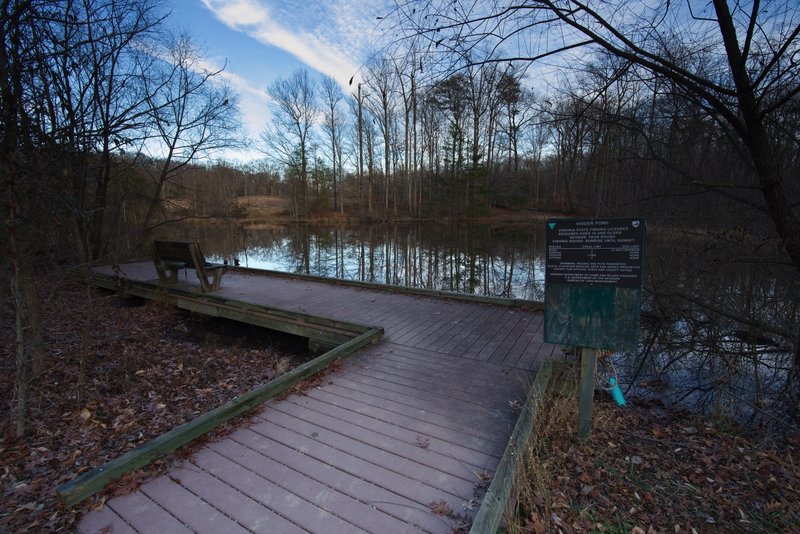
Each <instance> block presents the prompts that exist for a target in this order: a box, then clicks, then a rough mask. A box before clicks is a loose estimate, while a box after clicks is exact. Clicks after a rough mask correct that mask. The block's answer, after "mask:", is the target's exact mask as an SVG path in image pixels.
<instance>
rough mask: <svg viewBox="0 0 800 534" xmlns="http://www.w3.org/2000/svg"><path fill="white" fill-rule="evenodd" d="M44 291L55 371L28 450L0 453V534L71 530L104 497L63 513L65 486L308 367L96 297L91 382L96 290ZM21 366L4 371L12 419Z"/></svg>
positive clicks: (5, 445) (39, 399)
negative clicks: (59, 497)
mask: <svg viewBox="0 0 800 534" xmlns="http://www.w3.org/2000/svg"><path fill="white" fill-rule="evenodd" d="M40 286H41V287H48V288H50V287H54V288H57V291H54V292H53V293H52V295H53V296H52V297H51V298H50V300H48V301H47V302H46V305H45V306H44V308H43V310H42V312H43V324H44V329H43V331H44V334H45V349H46V357H47V358H48V360H47V369H46V370H45V372H44V373H43V374H42V375H40V376H39V377H38V378H37V380H35V381H34V382H32V383H31V386H30V398H29V432H28V435H27V437H26V439H25V440H17V441H13V442H12V441H11V440H10V439H9V438H8V437H6V439H4V440H3V442H2V443H1V444H0V532H23V531H59V530H62V531H71V530H73V529H74V525H75V522H76V520H77V518H78V517H79V515H80V512H81V511H82V510H86V509H89V508H91V507H93V506H97V505H98V503H102V502H104V499H105V498H106V496H103V495H101V496H98V497H96V498H95V499H93V500H89V501H88V502H86V503H84V504H83V505H82V506H80V507H78V508H77V509H76V510H68V511H65V510H59V507H58V505H57V502H56V497H55V489H56V488H57V487H58V486H59V485H60V484H62V483H64V482H67V481H69V480H71V479H72V478H74V477H75V476H77V475H78V474H80V473H82V472H85V471H88V470H89V469H91V468H93V467H95V466H97V465H100V464H102V463H104V462H106V461H108V460H111V459H113V458H116V457H117V456H119V454H120V453H122V452H124V451H126V450H128V449H130V448H133V447H136V446H138V445H140V444H142V443H144V442H146V441H148V440H150V439H152V438H154V437H156V436H158V435H160V434H162V433H164V432H165V431H167V430H170V429H171V428H173V427H175V426H177V425H179V424H182V423H185V422H187V421H189V420H191V419H193V418H194V417H197V416H198V415H201V414H203V413H205V412H207V411H209V410H211V409H213V408H215V407H217V406H219V405H220V404H222V403H223V402H226V401H228V400H230V399H232V398H234V397H235V396H237V395H239V394H241V393H244V392H246V391H248V390H250V389H252V388H253V387H255V386H256V385H258V384H261V383H263V382H266V381H268V380H270V379H272V378H274V377H275V376H277V375H279V374H281V373H282V372H285V371H286V370H288V369H289V368H291V367H292V366H294V365H296V364H297V363H302V360H301V361H300V362H298V361H297V360H298V358H297V357H292V356H291V355H288V354H282V353H279V352H278V351H276V350H275V349H272V348H270V344H269V343H268V342H267V341H265V340H264V339H258V340H252V341H249V340H248V339H247V338H246V337H243V336H241V337H240V336H239V333H238V332H236V335H235V337H232V336H231V335H230V333H229V332H227V331H224V330H220V325H219V324H216V323H215V324H210V323H207V322H199V321H196V320H193V319H192V318H191V317H190V316H189V315H187V314H184V313H182V312H179V311H178V310H176V309H174V308H171V307H166V306H163V305H159V304H156V303H145V304H143V305H138V304H137V305H132V303H131V302H130V301H123V300H122V299H120V298H118V297H117V296H115V295H109V294H100V293H97V294H95V295H94V296H93V298H92V315H93V316H94V320H95V323H94V327H93V329H92V332H93V335H92V336H91V338H90V343H89V347H88V351H87V354H88V359H87V361H86V368H85V369H86V372H85V375H84V376H83V377H81V375H80V355H81V349H82V347H83V346H84V345H83V338H82V334H83V332H84V327H85V325H87V324H88V323H87V322H86V321H87V313H86V309H85V306H84V303H85V302H86V288H85V287H84V286H82V285H80V284H77V283H72V282H67V281H63V280H49V279H48V280H47V282H46V283H42V284H40ZM133 304H136V303H133ZM6 312H8V310H6ZM6 319H8V320H4V321H0V345H2V346H5V347H12V346H13V343H12V342H11V341H10V340H11V339H13V337H12V336H13V332H12V331H11V328H12V327H13V320H10V319H9V318H8V317H6ZM223 328H224V325H223ZM212 334H213V335H212ZM5 350H8V349H5ZM13 366H14V359H13V358H11V357H10V356H9V355H8V354H6V355H5V357H4V358H2V359H1V360H0V398H2V400H3V409H4V410H5V409H6V407H7V406H8V405H9V403H10V400H11V398H12V394H13V383H12V380H13V376H14V367H13ZM80 380H83V383H84V385H83V387H79V386H78V384H79V382H80ZM0 425H3V426H2V427H0V435H5V436H8V435H10V433H9V432H8V428H7V426H5V425H8V420H7V419H6V418H3V419H2V420H0ZM228 427H230V425H228ZM222 431H223V430H220V431H219V432H222ZM181 454H186V451H185V450H183V452H181ZM167 465H168V463H167V461H166V460H159V461H157V462H155V463H154V464H151V465H150V466H148V467H147V468H145V469H143V470H140V471H137V472H135V473H132V474H130V475H127V476H126V477H124V478H123V479H122V480H121V481H120V483H119V484H117V485H115V486H114V487H113V488H111V489H110V491H111V492H113V493H114V494H121V493H124V492H128V491H130V490H131V489H134V488H136V487H138V485H139V484H140V483H141V482H142V480H144V479H145V478H147V477H149V476H151V475H152V474H154V473H158V472H159V471H160V470H163V469H165V468H166V466H167Z"/></svg>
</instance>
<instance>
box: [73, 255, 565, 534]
mask: <svg viewBox="0 0 800 534" xmlns="http://www.w3.org/2000/svg"><path fill="white" fill-rule="evenodd" d="M90 279H91V283H92V284H94V285H96V286H100V287H105V288H108V289H114V290H119V291H122V292H125V293H129V294H134V295H139V296H143V297H146V298H152V299H159V300H162V301H166V302H171V303H174V304H175V305H177V306H178V307H180V308H183V309H187V310H191V311H193V312H199V313H203V314H206V315H212V316H221V317H228V318H230V319H234V320H238V321H243V322H248V323H251V324H256V325H259V326H263V327H266V328H272V329H275V330H281V331H284V332H289V333H293V334H295V335H300V336H305V337H307V338H308V340H309V345H310V346H311V347H312V348H315V349H317V350H318V351H320V352H323V351H327V352H326V353H325V354H327V355H329V357H328V358H327V359H326V357H325V354H324V355H323V356H321V357H320V358H319V359H318V360H315V361H318V363H317V365H316V367H317V368H309V369H304V370H301V371H302V373H303V375H304V376H306V375H308V374H310V373H312V372H316V371H317V370H318V368H321V367H322V366H323V365H324V363H326V362H328V361H330V360H332V359H334V358H339V357H343V356H344V355H346V354H348V353H349V352H350V351H351V350H352V351H353V352H352V354H350V355H347V356H346V357H344V358H343V360H342V362H343V365H342V368H341V370H340V371H339V372H336V373H334V374H331V375H329V376H328V377H327V378H326V380H325V382H324V383H323V384H322V385H320V386H318V387H315V388H313V389H311V390H308V391H306V392H304V393H302V394H294V395H291V396H289V397H287V398H284V399H282V400H277V399H275V398H270V399H269V400H267V401H266V402H264V403H263V404H261V408H260V412H258V414H257V415H256V416H255V417H253V418H252V419H251V420H250V422H249V423H247V424H246V425H245V426H240V427H239V428H238V429H236V430H234V431H233V432H231V433H230V434H229V435H227V436H226V437H224V438H222V439H220V440H218V441H214V442H211V443H208V444H207V445H205V446H203V447H202V448H201V449H200V450H199V452H197V453H196V454H194V455H193V456H192V457H191V458H189V459H186V460H182V461H181V462H180V463H179V464H178V465H177V466H176V467H174V468H172V469H171V470H170V471H169V472H167V473H166V474H164V475H162V476H159V477H157V478H154V479H152V480H150V481H148V482H146V483H144V484H143V485H142V486H141V487H140V488H139V489H138V490H136V491H135V492H133V493H130V494H127V495H122V496H118V497H114V498H111V499H109V500H108V501H107V502H106V503H105V506H104V507H103V508H102V509H101V510H98V511H93V512H90V513H88V514H86V515H85V516H84V517H83V518H82V520H81V522H80V523H79V526H78V530H79V531H80V532H82V533H84V534H89V533H94V532H115V533H116V532H120V533H128V532H159V533H168V532H226V533H227V532H282V533H284V532H326V533H330V532H347V533H351V532H381V533H383V532H426V533H444V532H451V531H453V530H455V529H457V528H458V527H459V524H458V522H459V521H465V522H467V524H468V521H469V520H470V519H472V518H473V516H475V515H477V514H478V510H479V507H480V506H481V501H482V500H483V499H484V495H485V494H487V493H486V492H487V489H486V488H487V486H488V485H489V482H490V481H491V480H492V477H493V476H494V475H495V473H496V472H497V471H498V469H501V470H503V473H502V477H503V478H510V472H509V471H508V469H510V468H509V467H508V466H506V465H505V464H504V463H503V462H504V461H505V460H503V458H504V451H506V456H508V454H509V453H508V452H507V449H509V448H510V447H511V446H510V445H509V441H510V440H511V441H514V440H515V439H516V440H517V441H519V439H520V437H519V436H516V434H512V433H514V432H516V431H515V425H517V423H518V419H522V417H521V416H520V414H521V413H523V414H524V412H525V410H524V409H522V410H521V408H524V407H525V406H526V402H528V400H529V392H530V391H531V385H532V384H533V382H534V376H535V373H536V371H537V370H539V368H540V366H542V364H543V362H545V361H546V360H547V359H548V358H557V359H562V358H563V356H562V354H561V351H560V348H559V347H557V346H555V345H552V344H548V343H546V342H544V341H543V314H542V312H541V309H540V308H537V306H536V305H535V304H534V303H525V302H519V301H510V300H505V299H495V298H487V297H472V296H465V295H458V294H453V293H442V292H436V291H426V290H417V289H411V288H399V287H395V286H381V285H375V284H367V283H360V282H346V281H341V280H332V279H325V278H320V277H313V276H303V275H293V274H287V273H277V272H271V271H260V270H255V269H245V268H230V269H229V270H228V272H227V273H226V274H225V277H224V279H223V280H222V282H221V284H220V287H219V289H218V290H216V291H213V292H210V293H206V292H203V291H201V288H200V286H199V284H198V282H197V280H196V279H194V272H193V270H192V269H185V270H184V271H183V276H178V278H177V281H176V282H175V283H173V284H170V285H164V284H162V283H161V282H160V280H159V276H158V273H157V271H156V269H155V267H154V265H153V263H152V262H135V263H126V264H122V265H119V266H113V267H112V266H107V267H98V268H94V269H93V270H92V273H91V277H90ZM342 347H349V349H351V350H347V351H343V350H342ZM337 351H339V352H337ZM319 362H322V363H319ZM312 367H313V366H312ZM261 395H262V397H259V398H258V399H256V400H251V401H248V402H249V404H247V406H246V408H248V409H249V408H250V407H252V406H254V405H257V404H259V403H260V402H261V399H262V398H263V395H264V392H263V391H262V392H261ZM269 396H270V395H268V397H269ZM254 399H255V397H254ZM237 409H238V408H237ZM159 439H160V438H159ZM162 441H163V442H166V441H168V440H167V439H166V438H165V439H164V440H162ZM174 445H175V444H174V443H173V446H172V449H174V448H175V446H174ZM518 445H519V444H517V446H518ZM512 452H513V451H512ZM500 476H501V475H500V474H498V477H500ZM492 487H494V483H493V484H492ZM492 491H493V490H492V489H489V490H488V494H489V495H491V494H492ZM486 499H489V497H486ZM462 526H463V525H462Z"/></svg>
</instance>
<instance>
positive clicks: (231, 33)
mask: <svg viewBox="0 0 800 534" xmlns="http://www.w3.org/2000/svg"><path fill="white" fill-rule="evenodd" d="M389 5H390V2H387V1H385V0H380V1H375V2H363V1H358V0H326V1H322V2H320V1H314V0H296V1H279V0H170V3H169V7H170V9H171V11H172V15H171V19H170V20H171V25H172V26H175V27H177V28H180V29H184V30H186V31H187V33H189V34H190V35H191V36H192V37H193V38H194V40H195V42H196V43H197V44H198V45H200V47H201V48H202V49H203V51H204V53H205V55H206V58H207V60H208V61H209V62H210V63H211V64H212V65H213V66H216V67H219V66H222V65H223V64H226V67H225V73H226V77H227V78H228V80H229V81H230V83H231V85H232V86H233V87H234V89H235V90H236V91H237V92H238V93H239V95H240V98H241V102H240V107H241V111H242V118H243V122H244V126H245V128H246V130H247V132H248V134H249V135H250V136H251V137H253V138H256V137H257V136H258V135H259V133H260V132H261V131H262V130H263V128H264V125H265V124H266V121H267V120H268V118H269V113H268V109H267V104H268V99H267V94H266V89H267V87H268V86H269V84H270V83H271V82H272V81H273V80H275V79H276V78H278V77H286V76H288V75H289V74H291V72H292V71H294V70H296V69H298V68H307V69H308V70H309V71H311V72H314V71H317V72H321V73H324V74H328V75H330V76H333V77H334V78H335V79H336V80H337V81H338V82H339V83H340V85H342V87H343V88H346V87H347V82H348V80H349V79H350V77H351V76H353V75H354V74H357V71H358V68H359V67H360V65H361V63H362V62H363V61H365V60H366V59H367V57H368V54H369V53H370V50H372V49H373V45H374V44H375V42H376V41H377V40H378V38H379V37H380V30H379V29H378V28H377V26H376V24H377V20H376V17H377V16H379V15H380V14H381V10H382V9H384V10H385V9H387V7H388V6H389Z"/></svg>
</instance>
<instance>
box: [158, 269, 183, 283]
mask: <svg viewBox="0 0 800 534" xmlns="http://www.w3.org/2000/svg"><path fill="white" fill-rule="evenodd" d="M156 271H158V279H159V280H161V283H162V284H165V285H170V284H174V283H175V282H177V281H178V271H180V269H170V270H169V274H168V273H167V270H166V269H156Z"/></svg>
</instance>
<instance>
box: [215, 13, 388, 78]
mask: <svg viewBox="0 0 800 534" xmlns="http://www.w3.org/2000/svg"><path fill="white" fill-rule="evenodd" d="M203 4H204V5H205V6H206V8H207V9H208V10H209V11H211V12H212V13H213V14H214V16H215V17H216V18H217V19H218V20H220V21H221V22H223V23H224V24H225V25H227V26H228V27H230V28H232V29H234V30H236V31H240V32H243V33H246V34H247V35H249V36H250V37H253V38H254V39H257V40H258V41H260V42H262V43H264V44H266V45H271V46H275V47H277V48H280V49H282V50H285V51H286V52H288V53H290V54H292V55H293V56H295V57H296V58H297V59H298V60H300V61H301V62H303V63H305V64H306V65H308V66H309V67H310V68H312V69H315V70H317V71H319V72H322V73H325V74H328V75H330V76H332V77H333V78H335V79H336V80H337V81H338V82H339V83H340V84H341V85H343V86H345V85H346V84H347V80H349V78H350V77H351V76H353V75H354V74H357V72H358V70H359V67H360V65H361V61H362V58H363V57H364V56H365V54H366V49H367V47H368V46H369V43H370V40H371V39H372V35H371V32H370V29H371V28H372V27H374V21H375V15H374V14H373V13H372V12H371V10H373V9H377V8H376V7H375V6H377V5H379V4H374V5H373V6H372V7H365V6H367V5H368V4H369V3H365V2H356V1H355V0H333V1H331V2H318V1H314V0H301V1H299V2H292V3H291V5H289V4H288V3H286V2H276V1H275V0H234V1H232V2H231V1H229V0H203Z"/></svg>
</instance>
